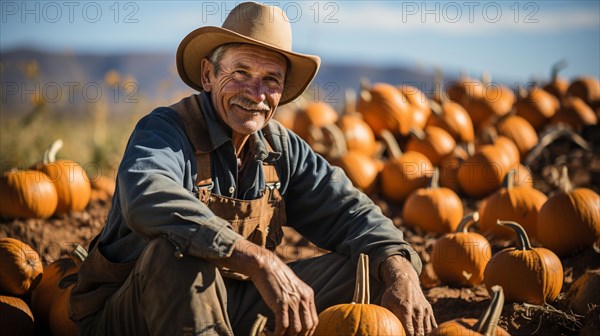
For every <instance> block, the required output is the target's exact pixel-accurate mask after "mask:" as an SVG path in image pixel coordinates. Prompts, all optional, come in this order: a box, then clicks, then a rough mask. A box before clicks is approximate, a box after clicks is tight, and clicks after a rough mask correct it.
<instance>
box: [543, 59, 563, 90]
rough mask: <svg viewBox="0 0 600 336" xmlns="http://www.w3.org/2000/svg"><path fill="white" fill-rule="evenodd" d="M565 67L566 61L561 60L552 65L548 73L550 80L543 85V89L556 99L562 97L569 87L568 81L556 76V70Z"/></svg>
mask: <svg viewBox="0 0 600 336" xmlns="http://www.w3.org/2000/svg"><path fill="white" fill-rule="evenodd" d="M566 67H567V62H566V61H565V60H561V61H559V62H556V63H555V64H553V65H552V71H551V73H550V82H548V83H547V84H546V85H544V86H543V89H544V90H546V91H548V93H550V94H551V95H553V96H554V97H556V98H558V99H562V98H563V97H564V96H566V95H567V90H568V89H569V81H567V80H566V79H564V78H561V77H558V72H559V71H560V70H562V69H564V68H566Z"/></svg>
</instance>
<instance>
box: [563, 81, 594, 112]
mask: <svg viewBox="0 0 600 336" xmlns="http://www.w3.org/2000/svg"><path fill="white" fill-rule="evenodd" d="M567 96H573V97H578V98H580V99H581V100H583V101H584V102H585V103H586V104H588V105H590V104H592V102H595V101H598V100H599V99H600V81H598V79H597V78H595V77H592V76H582V77H579V78H577V79H575V80H574V81H573V82H572V83H571V85H569V88H568V89H567Z"/></svg>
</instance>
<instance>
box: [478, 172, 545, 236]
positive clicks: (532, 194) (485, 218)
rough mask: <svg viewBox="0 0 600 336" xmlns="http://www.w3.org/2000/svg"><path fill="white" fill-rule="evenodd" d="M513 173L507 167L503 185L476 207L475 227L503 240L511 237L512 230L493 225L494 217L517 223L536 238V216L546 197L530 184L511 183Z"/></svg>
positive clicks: (514, 173) (512, 181)
mask: <svg viewBox="0 0 600 336" xmlns="http://www.w3.org/2000/svg"><path fill="white" fill-rule="evenodd" d="M516 173H517V171H516V170H511V171H510V172H509V173H508V174H507V175H506V177H505V179H504V187H503V188H502V189H500V190H498V191H496V192H495V193H494V194H493V195H491V196H489V197H488V198H487V199H486V200H485V202H484V205H483V206H482V207H481V208H480V209H479V212H480V214H481V221H480V222H479V227H480V231H481V232H483V233H484V234H490V233H491V234H493V235H494V237H496V238H504V239H507V238H510V237H512V235H513V232H512V230H510V229H508V228H505V227H501V226H498V225H496V222H497V220H498V219H503V220H512V221H516V222H519V223H520V224H521V225H523V227H524V228H525V230H526V231H527V234H528V235H529V236H531V237H537V232H536V225H537V216H538V212H539V211H540V208H541V207H542V205H544V203H545V202H546V200H547V197H546V195H544V193H542V192H541V191H539V190H537V189H534V188H532V187H530V186H527V185H521V186H515V185H514V179H515V175H516Z"/></svg>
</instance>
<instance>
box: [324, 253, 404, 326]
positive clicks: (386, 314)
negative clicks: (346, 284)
mask: <svg viewBox="0 0 600 336" xmlns="http://www.w3.org/2000/svg"><path fill="white" fill-rule="evenodd" d="M314 335H315V336H319V335H321V336H324V335H328V336H329V335H348V336H352V335H364V336H367V335H406V334H405V331H404V327H403V326H402V323H401V322H400V320H399V319H398V318H397V317H396V315H394V314H393V313H392V312H391V311H389V310H388V309H386V308H384V307H381V306H378V305H375V304H370V303H369V259H368V257H367V255H365V254H362V253H361V255H360V259H359V263H358V267H357V271H356V287H355V290H354V297H353V300H352V303H349V304H348V303H345V304H338V305H335V306H332V307H329V308H327V309H325V310H323V311H322V312H321V313H320V314H319V324H318V325H317V328H316V329H315V332H314Z"/></svg>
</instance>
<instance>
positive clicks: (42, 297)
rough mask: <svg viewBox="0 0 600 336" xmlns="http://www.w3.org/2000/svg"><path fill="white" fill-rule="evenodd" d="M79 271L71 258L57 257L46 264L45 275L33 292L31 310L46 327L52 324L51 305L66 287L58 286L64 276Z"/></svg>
mask: <svg viewBox="0 0 600 336" xmlns="http://www.w3.org/2000/svg"><path fill="white" fill-rule="evenodd" d="M74 273H77V266H76V265H75V263H74V262H73V259H71V258H61V259H57V260H55V261H54V262H52V263H51V264H49V265H46V266H44V276H43V277H42V281H41V282H40V284H39V286H38V287H37V288H36V289H35V290H34V291H33V292H32V293H31V310H32V311H33V314H34V315H35V317H36V318H37V319H38V321H39V322H40V323H42V324H44V325H45V326H46V327H49V326H50V307H51V306H52V304H53V303H54V302H56V298H57V297H58V296H60V295H61V293H62V292H63V291H64V289H62V288H60V287H59V286H58V283H59V282H60V280H62V279H63V278H64V277H66V276H68V275H71V274H74Z"/></svg>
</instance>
